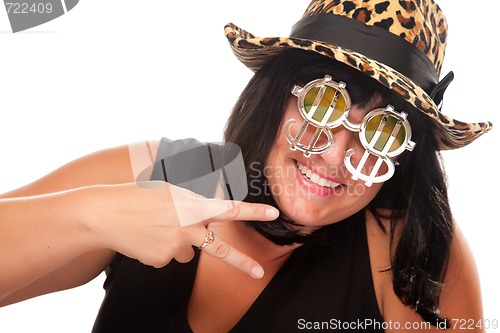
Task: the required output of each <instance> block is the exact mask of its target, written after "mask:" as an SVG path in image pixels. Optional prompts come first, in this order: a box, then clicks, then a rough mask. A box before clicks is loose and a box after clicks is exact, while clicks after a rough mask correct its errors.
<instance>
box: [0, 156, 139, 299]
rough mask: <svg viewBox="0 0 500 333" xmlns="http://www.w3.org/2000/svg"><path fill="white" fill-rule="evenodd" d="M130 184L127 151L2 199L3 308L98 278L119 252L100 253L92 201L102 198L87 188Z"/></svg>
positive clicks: (75, 166)
mask: <svg viewBox="0 0 500 333" xmlns="http://www.w3.org/2000/svg"><path fill="white" fill-rule="evenodd" d="M131 181H133V172H132V169H131V163H130V157H129V148H128V147H127V146H123V147H118V148H114V149H108V150H103V151H100V152H97V153H94V154H91V155H88V156H86V157H83V158H80V159H78V160H76V161H73V162H71V163H69V164H67V165H65V166H63V167H61V168H59V169H57V170H56V171H54V172H52V173H51V174H49V175H47V176H45V177H43V178H42V179H40V180H38V181H36V182H34V183H32V184H29V185H27V186H24V187H22V188H20V189H17V190H14V191H11V192H9V193H6V194H4V195H2V196H1V197H2V199H0V216H1V219H0V240H1V241H0V253H2V254H3V255H1V256H0V267H3V268H4V269H2V270H0V305H5V304H9V303H13V302H17V301H21V300H23V299H27V298H30V297H34V296H37V295H40V294H45V293H48V292H52V291H56V290H61V289H66V288H71V287H74V286H78V285H81V284H84V283H86V282H88V281H90V280H91V279H93V278H94V277H95V276H97V275H98V274H99V273H100V272H101V271H102V270H103V269H104V268H105V267H106V265H107V264H108V263H109V261H110V260H111V258H112V257H113V254H114V251H112V250H110V249H100V248H98V246H97V244H96V243H95V241H94V239H93V237H92V232H91V229H89V224H88V222H89V221H88V219H90V217H91V215H90V214H89V213H90V212H89V209H90V208H91V207H92V204H91V203H89V200H92V198H93V196H94V195H97V194H98V193H96V190H97V189H95V188H92V187H88V186H91V185H95V184H117V183H127V182H131ZM73 188H75V189H74V190H72V189H73ZM40 194H43V195H40ZM94 198H95V197H94ZM86 204H87V206H86ZM5 254H8V255H5ZM7 268H8V269H7Z"/></svg>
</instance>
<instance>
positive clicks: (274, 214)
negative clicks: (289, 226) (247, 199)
mask: <svg viewBox="0 0 500 333" xmlns="http://www.w3.org/2000/svg"><path fill="white" fill-rule="evenodd" d="M278 215H279V212H278V210H277V209H275V208H267V209H266V216H267V217H269V218H272V219H276V218H278Z"/></svg>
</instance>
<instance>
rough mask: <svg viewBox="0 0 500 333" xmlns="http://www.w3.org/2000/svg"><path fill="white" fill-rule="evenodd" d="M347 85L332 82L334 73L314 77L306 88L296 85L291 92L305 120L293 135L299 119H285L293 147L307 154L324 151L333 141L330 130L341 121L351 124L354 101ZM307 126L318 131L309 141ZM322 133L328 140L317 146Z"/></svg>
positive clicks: (287, 135)
mask: <svg viewBox="0 0 500 333" xmlns="http://www.w3.org/2000/svg"><path fill="white" fill-rule="evenodd" d="M345 86H346V85H345V83H343V82H335V81H332V77H331V76H329V75H325V77H324V78H322V79H317V80H313V81H311V82H309V83H308V84H306V85H305V86H304V87H299V86H294V87H293V89H292V94H294V95H295V96H297V97H298V100H297V104H298V108H299V112H300V114H301V115H302V117H303V118H304V121H303V122H302V126H301V127H300V129H299V131H298V132H297V134H296V135H292V134H291V131H290V130H291V126H292V125H294V124H295V123H296V122H297V121H296V120H295V119H289V120H288V121H286V122H285V124H284V133H285V137H286V139H287V141H288V142H289V143H290V149H292V150H297V149H298V150H300V151H302V152H303V153H304V156H306V157H309V156H310V155H311V154H321V153H324V152H325V151H326V150H327V149H328V148H330V147H331V146H332V144H333V134H332V131H331V129H332V128H335V127H338V126H340V125H342V124H344V125H346V126H350V125H351V124H350V123H349V121H348V120H347V115H348V112H349V108H350V106H351V100H350V97H349V94H348V93H347V90H346V89H345ZM308 126H312V127H313V128H315V130H314V133H313V135H312V137H311V138H310V139H309V142H308V143H303V142H302V139H303V137H304V134H305V133H306V130H307V128H308ZM321 134H323V135H324V136H325V137H326V139H327V140H326V142H325V143H324V144H322V145H317V143H318V140H319V138H320V136H321Z"/></svg>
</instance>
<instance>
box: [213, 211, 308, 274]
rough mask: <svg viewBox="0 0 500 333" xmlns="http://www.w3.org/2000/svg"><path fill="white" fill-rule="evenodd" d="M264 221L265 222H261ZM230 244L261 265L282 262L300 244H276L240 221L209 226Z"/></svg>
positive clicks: (216, 223)
mask: <svg viewBox="0 0 500 333" xmlns="http://www.w3.org/2000/svg"><path fill="white" fill-rule="evenodd" d="M262 223H265V222H262ZM209 229H210V230H213V231H214V233H215V234H216V235H219V236H220V237H221V238H223V239H224V240H225V241H226V242H228V243H229V244H230V245H231V246H233V247H235V248H237V249H238V250H239V251H241V252H243V253H245V254H246V255H248V256H250V257H252V258H253V259H255V260H256V261H257V262H259V263H260V264H261V265H264V266H265V265H267V264H273V263H282V262H283V261H284V260H286V258H288V257H289V256H290V254H291V253H292V252H293V250H294V249H296V248H298V247H299V246H300V245H289V246H281V245H276V244H274V243H273V242H271V241H270V240H268V239H267V238H265V237H264V236H262V235H261V234H260V233H258V232H257V231H256V230H254V229H253V228H250V227H247V226H245V225H244V224H243V222H241V221H232V222H215V223H211V224H210V226H209Z"/></svg>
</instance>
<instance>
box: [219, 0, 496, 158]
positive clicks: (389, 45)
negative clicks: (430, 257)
mask: <svg viewBox="0 0 500 333" xmlns="http://www.w3.org/2000/svg"><path fill="white" fill-rule="evenodd" d="M447 29H448V26H447V23H446V18H445V16H444V14H443V12H442V11H441V9H440V8H439V6H438V5H437V4H436V3H435V2H434V1H433V0H313V1H312V2H311V3H310V4H309V6H308V7H307V9H306V11H305V12H304V15H303V16H302V18H301V19H300V20H299V21H298V22H297V23H296V24H295V25H294V26H293V27H292V30H291V33H290V36H289V37H265V38H261V37H257V36H255V35H253V34H251V33H250V32H248V31H245V30H243V29H241V28H239V27H237V26H236V25H234V24H233V23H228V24H227V25H226V26H225V27H224V32H225V35H226V38H227V39H228V41H229V44H230V46H231V49H232V51H233V52H234V54H235V55H236V57H237V58H238V59H239V60H240V61H241V62H242V63H243V64H245V65H246V66H247V67H248V68H250V69H251V70H253V71H257V70H258V69H259V68H260V67H262V66H263V65H264V64H265V63H266V62H267V61H269V60H270V59H271V58H273V57H274V56H276V55H278V54H280V53H281V52H283V51H284V50H286V49H290V48H295V49H302V50H307V51H312V52H316V53H319V54H322V55H324V56H326V57H329V58H332V59H335V60H337V61H340V62H342V63H344V64H346V65H348V66H350V67H352V68H355V69H357V70H359V71H360V72H362V73H364V74H366V75H368V76H369V77H371V78H373V79H375V80H377V81H378V82H380V83H381V84H382V85H384V86H386V87H387V88H389V89H392V90H394V91H395V92H397V93H398V94H399V95H401V96H402V97H403V98H404V99H405V100H406V101H407V102H408V103H410V104H411V105H413V106H414V107H415V108H417V109H418V110H420V111H421V112H423V113H425V114H426V115H428V116H429V117H431V118H432V119H433V120H434V121H435V122H436V123H437V124H438V126H437V128H438V131H437V139H438V143H439V148H440V149H442V150H448V149H456V148H460V147H463V146H466V145H467V144H469V143H471V142H472V141H474V140H475V139H477V138H478V137H479V136H481V135H482V134H483V133H486V132H487V131H488V130H490V129H491V128H492V126H493V125H492V123H491V122H479V123H467V122H462V121H459V120H455V119H453V118H450V117H448V116H446V115H444V114H443V113H441V110H440V107H439V106H438V105H440V103H441V100H442V97H443V93H444V91H445V90H446V87H447V86H448V84H449V83H450V82H451V81H452V80H453V73H452V72H450V73H449V74H447V75H446V76H444V77H443V78H442V79H441V80H439V78H440V74H441V67H442V64H443V59H444V54H445V49H446V38H447Z"/></svg>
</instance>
